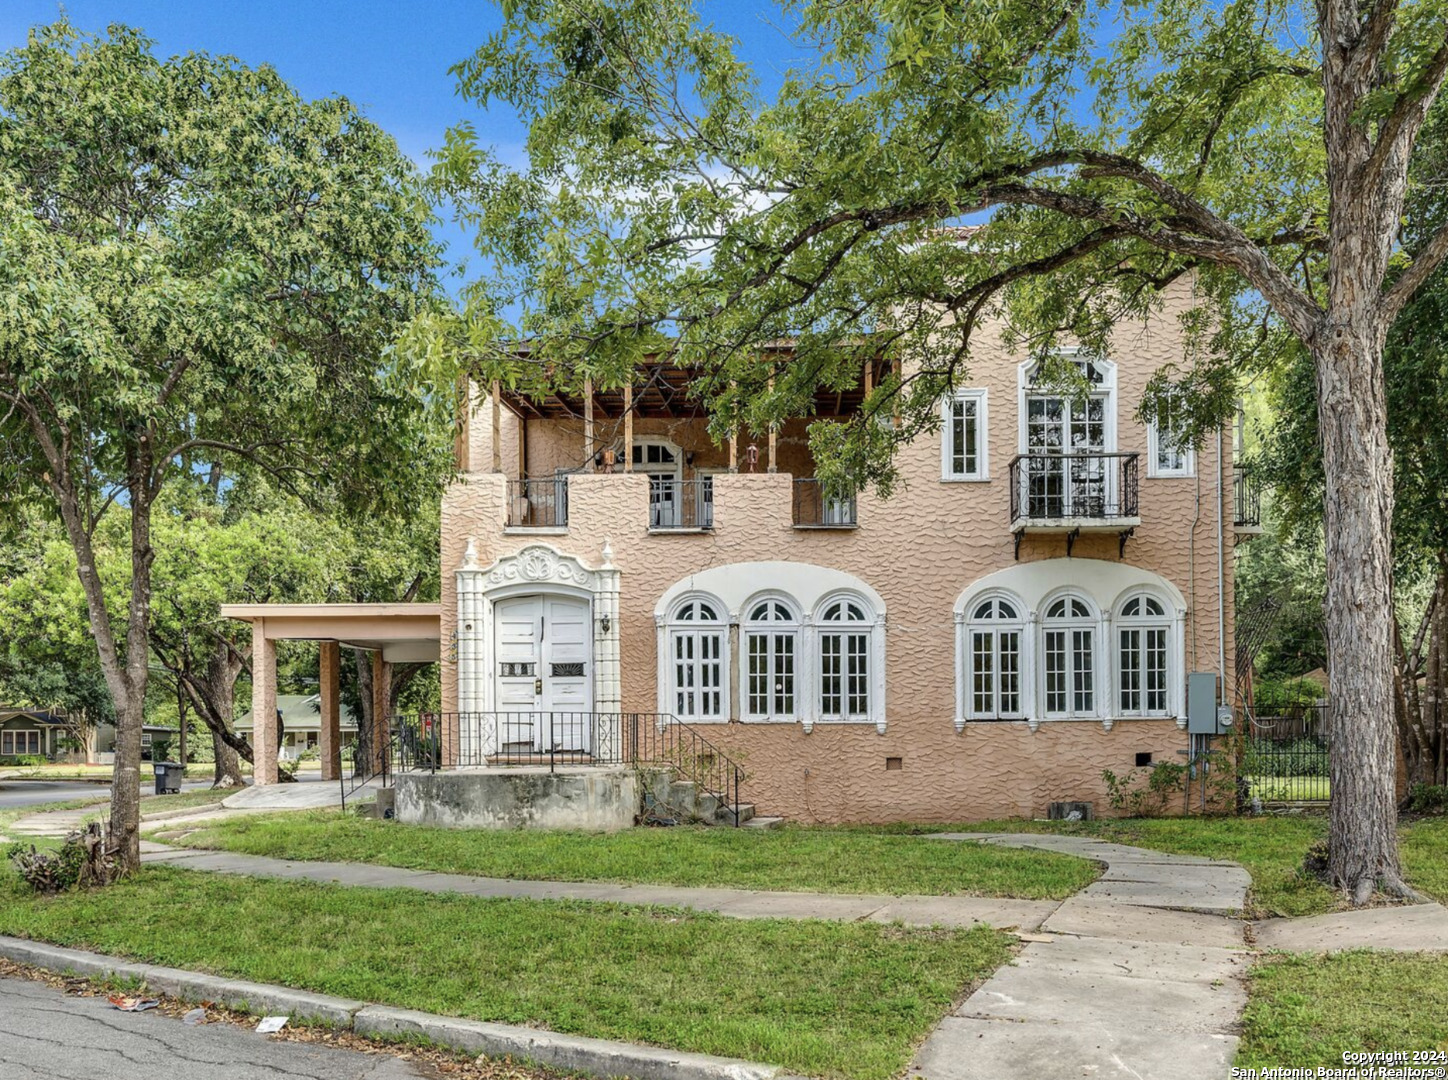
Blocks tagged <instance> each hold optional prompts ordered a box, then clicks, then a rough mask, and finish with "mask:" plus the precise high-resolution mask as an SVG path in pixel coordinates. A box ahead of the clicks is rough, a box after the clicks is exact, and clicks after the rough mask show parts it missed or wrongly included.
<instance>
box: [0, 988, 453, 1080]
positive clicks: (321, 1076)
mask: <svg viewBox="0 0 1448 1080" xmlns="http://www.w3.org/2000/svg"><path fill="white" fill-rule="evenodd" d="M437 1075H438V1074H437V1072H436V1071H435V1070H433V1069H432V1068H431V1067H430V1066H426V1065H420V1064H417V1063H413V1062H407V1061H402V1060H400V1059H398V1058H395V1057H392V1056H391V1055H388V1054H361V1053H357V1052H356V1051H352V1050H341V1049H336V1048H333V1047H325V1046H318V1045H315V1044H312V1043H304V1042H286V1041H278V1040H274V1039H269V1038H267V1037H266V1036H265V1035H258V1034H256V1033H255V1032H254V1031H251V1030H249V1029H247V1028H242V1027H237V1026H235V1025H233V1024H226V1023H216V1024H205V1025H201V1026H198V1027H190V1026H188V1025H186V1024H183V1023H181V1022H180V1021H179V1020H173V1019H171V1018H169V1017H165V1016H161V1015H158V1014H157V1013H154V1012H147V1013H123V1012H119V1011H117V1010H115V1009H112V1008H111V1007H110V1006H109V1005H107V1004H106V999H105V998H103V997H73V996H70V995H67V994H64V993H61V992H60V991H59V990H54V989H52V988H50V987H49V986H46V985H44V984H43V983H38V982H30V981H27V980H24V979H6V978H0V1076H3V1077H5V1078H6V1080H11V1078H13V1080H93V1078H94V1077H99V1076H104V1077H106V1078H107V1080H157V1078H158V1077H185V1078H186V1080H275V1078H276V1077H282V1076H284V1077H292V1078H297V1080H415V1078H417V1077H436V1076H437Z"/></svg>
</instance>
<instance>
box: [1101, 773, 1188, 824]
mask: <svg viewBox="0 0 1448 1080" xmlns="http://www.w3.org/2000/svg"><path fill="white" fill-rule="evenodd" d="M1188 772H1189V770H1188V769H1187V767H1186V766H1185V765H1184V764H1182V763H1181V762H1177V761H1158V762H1156V763H1155V764H1153V765H1150V766H1147V767H1145V768H1140V769H1132V770H1131V771H1130V772H1128V773H1126V774H1124V775H1122V776H1117V775H1116V774H1115V773H1114V772H1112V771H1111V770H1110V769H1102V770H1101V779H1102V780H1103V781H1104V782H1105V784H1106V802H1107V804H1108V805H1109V806H1110V807H1111V809H1113V810H1115V811H1116V812H1117V813H1124V814H1125V815H1126V816H1128V817H1153V816H1155V815H1157V814H1160V813H1162V812H1164V811H1165V810H1166V809H1167V804H1168V802H1169V800H1170V799H1171V797H1172V796H1174V795H1180V794H1181V793H1182V792H1183V791H1185V790H1186V782H1187V776H1188Z"/></svg>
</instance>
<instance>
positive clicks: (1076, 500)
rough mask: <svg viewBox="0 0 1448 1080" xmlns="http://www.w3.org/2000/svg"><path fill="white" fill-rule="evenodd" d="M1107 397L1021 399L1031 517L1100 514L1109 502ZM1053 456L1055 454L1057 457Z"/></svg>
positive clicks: (1034, 395) (1042, 396)
mask: <svg viewBox="0 0 1448 1080" xmlns="http://www.w3.org/2000/svg"><path fill="white" fill-rule="evenodd" d="M1106 426H1107V425H1106V397H1105V396H1104V395H1098V394H1093V395H1091V396H1090V397H1086V398H1064V397H1059V396H1056V395H1052V394H1031V395H1030V396H1029V397H1027V398H1026V452H1027V453H1028V454H1030V455H1032V456H1031V459H1030V461H1029V469H1028V470H1027V478H1026V485H1027V490H1026V505H1027V506H1028V507H1029V516H1030V517H1034V518H1067V517H1099V516H1101V515H1102V514H1103V513H1104V512H1105V508H1106V506H1107V504H1108V503H1109V502H1110V496H1111V484H1112V474H1111V469H1110V464H1109V463H1110V461H1111V459H1110V458H1106V457H1102V456H1100V455H1102V454H1105V453H1106V452H1107V450H1108V447H1107V433H1106ZM1056 455H1060V457H1059V458H1058V457H1057V456H1056Z"/></svg>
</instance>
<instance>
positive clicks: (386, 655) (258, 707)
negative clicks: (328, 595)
mask: <svg viewBox="0 0 1448 1080" xmlns="http://www.w3.org/2000/svg"><path fill="white" fill-rule="evenodd" d="M441 613H442V606H441V605H440V604H223V605H222V608H221V614H222V616H223V617H225V618H228V619H236V620H238V621H240V622H247V623H250V624H251V641H252V655H251V668H252V683H251V687H252V689H251V707H252V715H253V716H254V717H255V718H256V723H255V725H254V729H253V734H252V752H253V755H254V757H255V761H254V762H253V766H252V768H253V780H254V782H255V783H257V784H275V783H276V782H277V730H276V725H275V724H268V723H262V722H261V720H262V718H263V717H274V716H276V709H277V705H276V697H277V685H276V684H277V642H279V641H316V642H318V643H320V646H321V664H320V672H321V689H320V692H319V697H320V699H321V711H322V723H321V736H320V739H319V744H320V745H319V751H320V754H321V758H322V779H323V780H336V779H338V778H339V777H340V776H341V772H342V762H341V733H340V731H339V723H338V690H339V680H340V675H341V647H342V646H343V645H346V646H348V647H349V648H355V649H365V650H366V651H368V652H369V653H371V654H372V715H373V717H374V718H376V717H382V718H383V719H384V723H385V718H386V716H387V712H388V702H387V687H388V686H389V684H390V683H391V681H392V680H391V665H392V664H399V663H428V662H431V661H436V660H437V659H438V658H439V656H440V642H441V640H442V635H441V633H440V630H439V628H440V626H441ZM378 742H379V740H376V739H374V740H373V752H374V753H376V752H377V751H378V749H379V747H378Z"/></svg>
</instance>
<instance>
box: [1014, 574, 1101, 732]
mask: <svg viewBox="0 0 1448 1080" xmlns="http://www.w3.org/2000/svg"><path fill="white" fill-rule="evenodd" d="M1069 597H1074V598H1075V599H1077V600H1080V601H1082V602H1083V603H1084V604H1085V605H1086V608H1087V611H1088V613H1089V614H1088V615H1087V616H1086V617H1085V618H1080V617H1076V616H1071V617H1068V618H1065V619H1061V620H1059V621H1056V622H1047V620H1046V612H1047V611H1049V610H1050V609H1051V606H1052V605H1053V604H1055V603H1056V601H1058V600H1060V599H1062V598H1069ZM1033 621H1034V622H1035V624H1036V625H1035V627H1034V631H1035V632H1034V633H1033V634H1032V635H1031V643H1032V646H1033V647H1034V648H1035V650H1036V665H1035V666H1036V701H1037V702H1038V703H1039V706H1040V707H1039V709H1037V710H1036V712H1037V715H1038V716H1039V718H1040V720H1041V722H1042V723H1059V722H1063V721H1064V722H1067V723H1069V722H1071V721H1073V720H1103V719H1105V718H1107V717H1108V716H1109V715H1110V713H1109V712H1108V710H1107V709H1106V705H1107V703H1109V702H1110V701H1112V700H1113V698H1112V694H1113V693H1114V690H1115V688H1114V686H1112V685H1111V680H1110V679H1108V678H1107V677H1106V675H1107V672H1109V671H1110V670H1111V668H1110V665H1109V664H1104V663H1102V659H1103V657H1102V649H1103V648H1104V645H1103V642H1104V641H1105V640H1106V639H1107V638H1108V637H1109V636H1110V633H1111V630H1110V620H1109V618H1103V609H1102V607H1101V606H1100V605H1099V604H1097V602H1096V600H1095V598H1094V597H1092V596H1091V594H1090V593H1088V592H1086V591H1085V590H1084V589H1080V588H1074V587H1067V588H1062V589H1056V590H1054V591H1053V592H1050V593H1048V594H1047V595H1046V597H1045V598H1044V599H1043V600H1042V601H1041V607H1040V617H1039V618H1037V619H1035V620H1033ZM1053 629H1064V630H1065V631H1066V632H1067V640H1066V646H1067V656H1068V657H1069V658H1071V664H1072V666H1071V667H1070V668H1069V675H1070V676H1071V677H1072V678H1071V680H1070V682H1069V683H1068V685H1067V687H1066V698H1067V705H1068V707H1067V710H1066V711H1065V712H1059V713H1053V712H1048V711H1047V710H1048V707H1049V706H1048V705H1047V702H1048V700H1049V699H1048V696H1047V692H1046V634H1047V632H1048V631H1050V630H1053ZM1087 629H1089V630H1090V631H1091V710H1090V711H1089V712H1077V711H1076V688H1075V685H1074V682H1075V680H1074V676H1075V674H1076V668H1075V666H1074V665H1075V659H1074V655H1073V653H1074V649H1073V648H1072V644H1073V643H1072V642H1071V640H1070V631H1072V630H1087Z"/></svg>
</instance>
